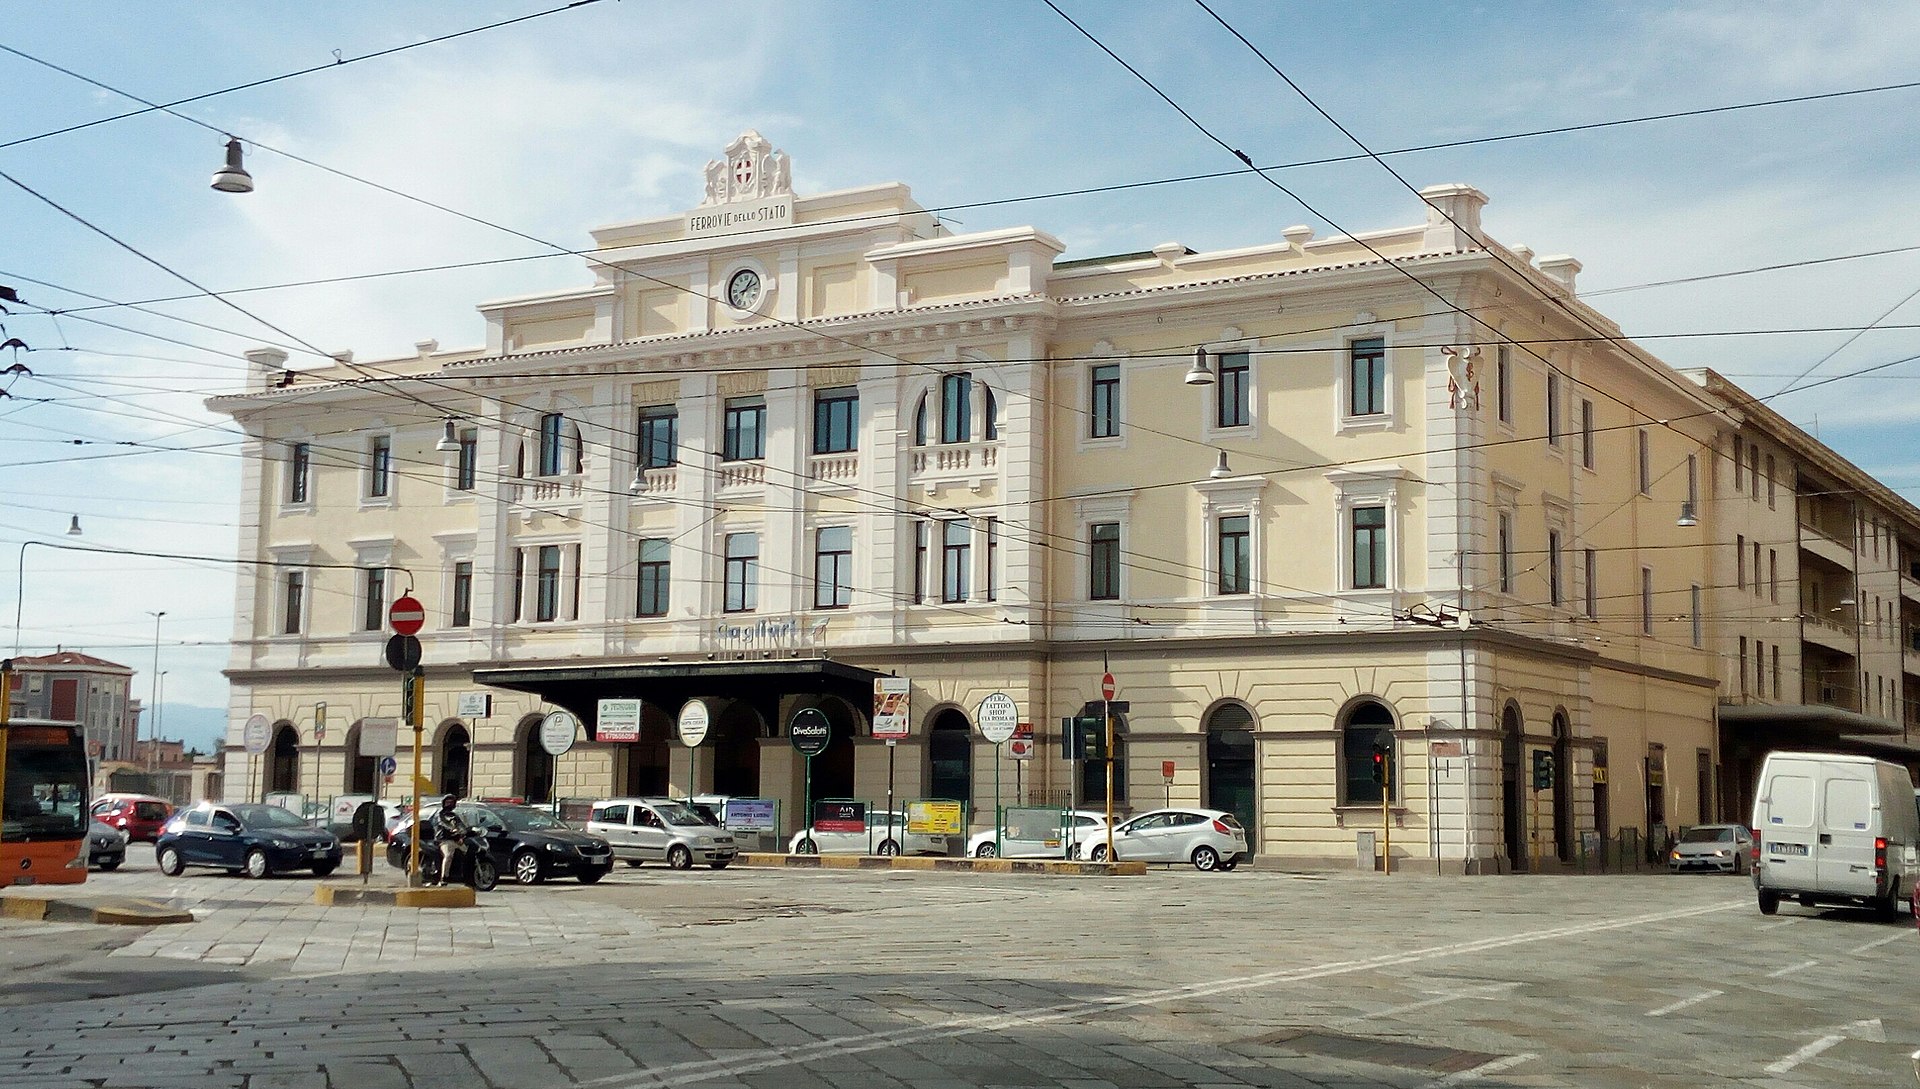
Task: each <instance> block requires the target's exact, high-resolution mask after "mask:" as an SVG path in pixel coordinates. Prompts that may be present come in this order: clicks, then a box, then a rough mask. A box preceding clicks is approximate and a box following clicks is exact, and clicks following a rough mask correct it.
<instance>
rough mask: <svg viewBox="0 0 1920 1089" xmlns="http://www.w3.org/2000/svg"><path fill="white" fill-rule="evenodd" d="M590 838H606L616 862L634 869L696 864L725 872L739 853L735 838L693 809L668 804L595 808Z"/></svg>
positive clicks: (610, 803)
mask: <svg viewBox="0 0 1920 1089" xmlns="http://www.w3.org/2000/svg"><path fill="white" fill-rule="evenodd" d="M587 832H588V834H590V835H595V836H600V837H602V838H604V839H605V840H606V841H607V843H608V845H609V846H611V847H612V848H613V857H615V858H617V859H620V860H622V861H623V862H625V863H626V864H627V865H629V866H638V865H640V864H641V863H643V862H664V863H666V864H667V865H669V866H671V867H673V868H674V869H676V870H685V869H689V868H691V867H692V866H693V864H694V863H695V862H700V863H703V864H705V865H707V866H711V867H713V868H714V869H716V870H724V869H726V868H727V864H728V863H730V862H732V861H733V859H734V855H735V854H737V853H738V851H739V848H738V847H737V846H735V844H734V842H733V834H732V833H730V832H728V831H727V830H726V829H724V828H719V827H716V826H715V825H714V824H712V823H710V822H709V821H708V820H707V818H706V816H705V815H704V814H702V813H701V812H700V811H699V810H697V809H695V808H694V807H693V806H691V805H687V804H685V803H683V802H675V801H669V800H668V799H665V798H610V799H608V800H606V801H603V802H595V803H593V814H592V816H590V817H589V818H588V819H587Z"/></svg>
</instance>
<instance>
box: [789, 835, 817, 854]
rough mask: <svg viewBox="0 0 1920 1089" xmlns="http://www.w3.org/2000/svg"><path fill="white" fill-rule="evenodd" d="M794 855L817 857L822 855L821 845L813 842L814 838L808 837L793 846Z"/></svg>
mask: <svg viewBox="0 0 1920 1089" xmlns="http://www.w3.org/2000/svg"><path fill="white" fill-rule="evenodd" d="M793 853H794V854H796V855H817V854H819V853H820V845H819V844H818V843H815V842H813V839H812V837H808V838H806V839H803V840H801V841H800V842H799V843H796V844H794V845H793Z"/></svg>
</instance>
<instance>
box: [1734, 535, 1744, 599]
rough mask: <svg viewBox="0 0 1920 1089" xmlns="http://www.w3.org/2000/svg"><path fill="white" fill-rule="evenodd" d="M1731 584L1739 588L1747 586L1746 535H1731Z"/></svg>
mask: <svg viewBox="0 0 1920 1089" xmlns="http://www.w3.org/2000/svg"><path fill="white" fill-rule="evenodd" d="M1733 584H1734V585H1735V586H1737V587H1739V588H1740V589H1742V590H1744V589H1746V588H1747V535H1746V534H1744V533H1736V534H1734V535H1733Z"/></svg>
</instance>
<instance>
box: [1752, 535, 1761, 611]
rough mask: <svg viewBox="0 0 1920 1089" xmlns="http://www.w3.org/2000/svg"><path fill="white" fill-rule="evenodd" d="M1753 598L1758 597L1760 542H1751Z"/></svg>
mask: <svg viewBox="0 0 1920 1089" xmlns="http://www.w3.org/2000/svg"><path fill="white" fill-rule="evenodd" d="M1753 596H1754V597H1759V596H1760V542H1759V541H1755V542H1753Z"/></svg>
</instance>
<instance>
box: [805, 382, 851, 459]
mask: <svg viewBox="0 0 1920 1089" xmlns="http://www.w3.org/2000/svg"><path fill="white" fill-rule="evenodd" d="M859 448H860V391H859V390H858V389H856V388H854V387H853V386H845V387H842V388H839V389H823V390H821V391H820V392H818V393H816V394H814V395H813V452H814V453H816V454H846V453H851V452H852V451H854V450H858V449H859Z"/></svg>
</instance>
